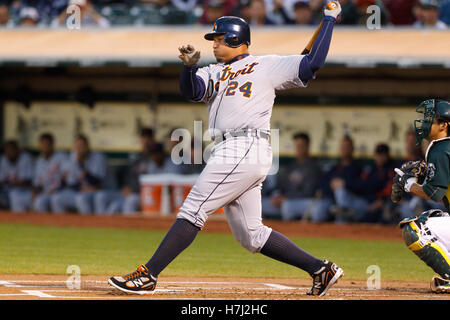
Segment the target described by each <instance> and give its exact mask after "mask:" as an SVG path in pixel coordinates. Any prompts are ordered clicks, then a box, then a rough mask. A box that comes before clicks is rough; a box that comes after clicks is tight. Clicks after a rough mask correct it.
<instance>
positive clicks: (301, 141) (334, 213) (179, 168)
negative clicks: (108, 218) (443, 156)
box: [0, 128, 445, 224]
mask: <svg viewBox="0 0 450 320" xmlns="http://www.w3.org/2000/svg"><path fill="white" fill-rule="evenodd" d="M292 140H293V146H294V150H293V151H294V157H293V158H291V159H289V161H287V162H286V163H285V164H284V165H283V166H282V167H281V169H280V170H279V172H277V174H275V175H269V176H268V177H267V179H266V181H265V182H264V183H263V187H262V203H263V206H262V208H263V217H264V218H271V219H282V220H285V221H290V220H304V221H312V222H331V221H334V222H336V223H352V222H360V223H361V222H363V223H383V224H391V223H398V221H399V220H400V219H402V218H405V217H409V216H412V215H416V214H417V213H420V212H422V211H423V210H425V209H429V208H442V209H444V210H445V208H444V207H443V205H442V204H440V203H435V202H432V201H425V200H421V199H419V198H417V197H411V196H406V197H405V198H404V199H403V200H402V201H401V202H400V203H398V204H394V203H392V201H391V200H390V193H391V186H392V178H393V174H394V168H395V167H399V166H401V164H402V163H403V162H405V161H409V160H422V159H423V158H424V152H423V150H424V149H423V147H416V146H415V141H416V140H415V133H414V131H413V130H412V129H411V130H409V131H408V132H407V133H406V134H405V137H404V143H405V147H406V150H407V154H406V156H405V158H403V159H393V158H392V157H391V154H390V149H389V146H388V144H387V143H379V144H377V145H376V148H375V150H374V156H373V158H370V159H356V158H355V157H354V144H353V139H352V137H351V136H349V135H345V136H343V137H342V139H341V142H340V148H339V153H340V154H339V157H338V158H337V159H319V158H314V157H311V156H310V143H311V137H310V136H309V135H308V134H307V133H304V132H297V133H295V134H294V135H293V137H292ZM178 143H179V141H173V139H171V134H170V135H169V136H167V139H166V140H165V141H156V139H155V132H154V130H153V129H152V128H142V130H141V134H140V145H141V151H140V152H139V153H132V154H130V156H129V161H128V165H127V166H126V167H124V170H121V171H119V172H117V171H112V170H110V169H111V168H110V167H109V165H108V162H107V157H106V155H105V154H103V153H102V152H98V151H95V150H92V149H91V148H90V145H89V139H88V138H87V137H86V136H84V135H81V134H80V135H77V136H76V137H75V139H74V143H73V149H72V150H71V151H69V152H63V151H58V150H56V149H55V137H54V136H53V135H52V134H50V133H44V134H42V135H41V136H40V138H39V151H38V152H34V155H33V154H32V153H30V152H27V151H26V150H23V149H21V148H20V146H19V144H18V143H17V141H15V140H8V141H5V143H4V145H3V152H4V153H3V155H1V157H0V207H1V208H3V209H9V210H11V211H13V212H15V213H20V212H28V211H34V212H44V213H48V212H53V213H54V214H61V213H67V212H73V213H77V214H82V215H87V214H88V215H90V214H97V215H130V214H139V213H140V211H141V209H142V208H141V203H142V195H141V187H142V185H141V183H140V180H139V177H140V176H141V175H144V174H146V175H149V174H150V175H152V174H163V173H171V174H179V175H192V174H200V172H201V171H202V169H203V167H204V164H181V165H175V164H174V163H173V161H172V158H171V153H172V149H173V148H174V147H175V146H176V145H177V144H178ZM190 145H191V148H190V153H191V154H190V158H191V160H192V163H194V161H193V160H194V156H195V155H194V151H195V148H194V145H195V141H191V142H190ZM202 153H203V150H202Z"/></svg>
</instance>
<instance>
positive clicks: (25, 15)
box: [20, 7, 39, 27]
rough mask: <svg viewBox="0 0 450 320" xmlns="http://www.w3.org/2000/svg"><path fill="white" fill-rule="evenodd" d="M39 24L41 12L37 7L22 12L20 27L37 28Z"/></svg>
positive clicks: (25, 8) (26, 8) (27, 8)
mask: <svg viewBox="0 0 450 320" xmlns="http://www.w3.org/2000/svg"><path fill="white" fill-rule="evenodd" d="M38 23H39V12H38V11H37V9H36V8H35V7H24V8H22V9H21V10H20V26H21V27H35V26H37V25H38Z"/></svg>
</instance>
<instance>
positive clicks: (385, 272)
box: [0, 224, 434, 281]
mask: <svg viewBox="0 0 450 320" xmlns="http://www.w3.org/2000/svg"><path fill="white" fill-rule="evenodd" d="M165 233H166V232H162V231H148V230H124V229H107V228H74V227H71V228H67V227H65V228H62V227H49V226H33V225H27V224H0V274H66V268H67V267H68V266H69V265H78V266H79V267H80V268H81V272H82V274H84V275H88V274H90V275H94V274H99V275H103V274H119V275H120V274H123V273H128V272H130V271H133V270H134V269H135V268H136V266H137V265H139V264H140V263H145V262H147V260H148V258H149V257H150V256H151V255H152V254H153V252H154V251H155V250H156V248H157V246H158V245H159V243H160V241H161V240H162V239H163V237H164V235H165ZM291 240H293V241H294V242H295V243H296V244H297V245H299V246H300V247H301V248H303V249H304V250H306V251H308V252H310V253H311V254H313V255H314V256H317V257H319V258H326V259H329V260H331V261H334V262H336V263H338V264H339V265H340V266H341V267H342V268H343V269H344V270H345V278H346V279H353V280H365V279H367V278H368V276H369V275H368V274H366V269H367V267H368V266H369V265H378V266H379V267H380V269H381V278H382V279H384V280H417V281H428V280H430V279H431V277H432V276H433V274H434V273H433V271H432V270H431V269H429V268H428V267H427V266H426V265H425V264H424V263H423V262H422V261H420V260H419V259H418V258H417V257H416V256H415V255H414V254H413V253H412V252H410V251H409V250H408V249H407V248H406V246H405V245H404V244H403V243H401V242H389V241H367V240H358V241H356V240H344V239H324V238H294V237H292V238H291ZM162 275H164V276H175V275H179V276H183V275H187V276H223V277H227V276H242V277H286V278H292V277H296V278H307V277H308V275H307V274H306V273H305V272H303V271H300V270H299V269H297V268H294V267H292V266H289V265H286V264H283V263H280V262H277V261H274V260H271V259H269V258H267V257H265V256H263V255H261V254H250V253H248V252H247V251H246V250H245V249H243V248H242V247H241V246H240V245H239V243H237V242H236V241H235V240H234V238H233V237H232V235H228V234H214V233H200V234H199V235H198V236H197V238H196V240H195V241H194V243H193V244H192V245H191V246H190V247H189V248H188V249H186V250H185V251H184V252H183V253H182V254H181V255H180V256H179V257H178V258H177V259H175V260H174V261H173V262H172V264H170V265H169V266H168V268H167V269H166V270H164V272H163V273H162Z"/></svg>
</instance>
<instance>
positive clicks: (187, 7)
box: [172, 0, 197, 12]
mask: <svg viewBox="0 0 450 320" xmlns="http://www.w3.org/2000/svg"><path fill="white" fill-rule="evenodd" d="M172 4H173V6H174V7H175V8H177V9H178V10H181V11H184V12H191V11H193V10H194V9H195V6H196V5H197V0H172Z"/></svg>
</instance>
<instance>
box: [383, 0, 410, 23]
mask: <svg viewBox="0 0 450 320" xmlns="http://www.w3.org/2000/svg"><path fill="white" fill-rule="evenodd" d="M417 2H418V0H384V5H385V6H386V9H387V10H388V11H389V13H390V14H389V16H390V19H389V21H390V23H392V24H393V25H396V26H406V25H412V24H413V23H414V21H415V18H414V13H413V8H414V5H415V4H416V3H417Z"/></svg>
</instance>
